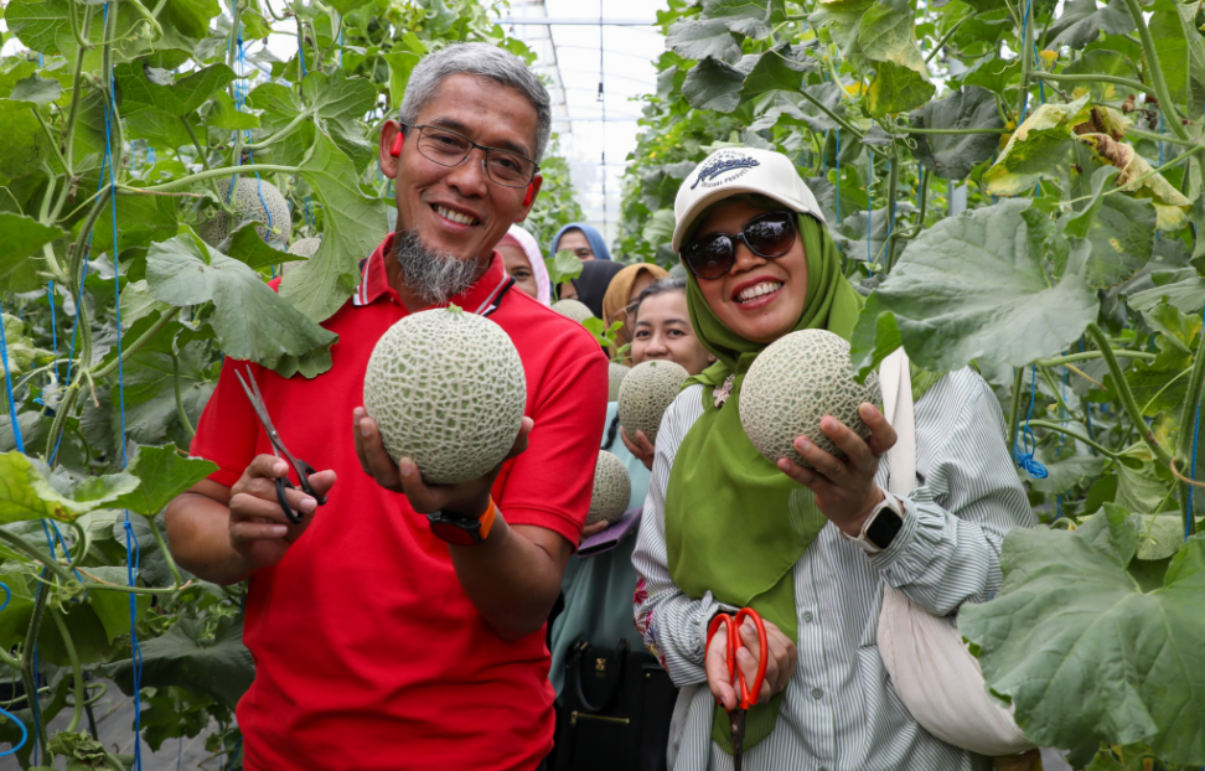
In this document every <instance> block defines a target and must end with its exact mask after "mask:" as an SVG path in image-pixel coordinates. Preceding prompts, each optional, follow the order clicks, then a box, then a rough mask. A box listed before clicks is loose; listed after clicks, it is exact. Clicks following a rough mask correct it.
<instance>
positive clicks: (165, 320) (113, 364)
mask: <svg viewBox="0 0 1205 771" xmlns="http://www.w3.org/2000/svg"><path fill="white" fill-rule="evenodd" d="M179 312H180V307H179V306H176V307H174V308H171V309H170V310H168V311H166V312H165V313H164V314H163V315H162V316H160V317H159V320H158V321H156V322H155V323H154V324H152V325H151V326H150V327H148V328H147V330H146V331H145V332H143V333H142V334H141V335H139V336H138V338H137V339H136V340H134V342H132V343H130V344H129V345H124V346H122V348H121V358H117V357H114V358H113V360H112V361H110V362H109V363H108V364H106V365H104V366H103V367H100V368H98V369H95V370H92V371H91V372H90V373H89V374H90V375H91V377H93V378H95V379H96V380H100V379H102V378H106V377H108V376H109V375H110V374H112V372H113V370H115V369H117V364H118V362H125V361H127V360H128V359H129V358H130V357H131V356H133V355H134V354H136V353H138V351H139V350H140V349H141V348H142V347H143V346H144V345H146V344H147V343H149V342H150V341H151V340H152V339H154V337H155V335H157V334H159V333H160V332H161V331H163V328H164V327H166V326H167V325H168V324H170V323H171V322H172V320H173V319H175V318H176V314H178V313H179Z"/></svg>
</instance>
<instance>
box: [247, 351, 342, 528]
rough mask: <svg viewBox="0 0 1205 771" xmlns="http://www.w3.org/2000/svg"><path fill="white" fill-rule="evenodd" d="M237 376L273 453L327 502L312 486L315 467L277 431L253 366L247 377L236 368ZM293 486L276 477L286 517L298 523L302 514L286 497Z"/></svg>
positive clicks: (316, 496) (303, 486)
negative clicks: (295, 452) (296, 454)
mask: <svg viewBox="0 0 1205 771" xmlns="http://www.w3.org/2000/svg"><path fill="white" fill-rule="evenodd" d="M234 374H235V377H237V378H238V382H239V385H241V386H242V387H243V393H245V394H247V399H248V400H249V401H250V402H251V407H252V408H253V409H254V410H255V416H256V417H257V418H259V422H260V425H262V426H263V427H264V433H266V434H267V435H268V441H269V442H271V443H272V454H273V455H275V456H276V457H278V458H280V457H283V458H284V459H285V460H286V461H288V463H289V465H290V466H292V467H293V471H295V472H297V478H298V479H299V480H301V489H302V490H304V491H305V492H306V493H307V494H308V495H311V496H313V498H314V500H316V501H318V505H319V506H321V505H322V504H324V503H326V496H325V495H319V494H318V493H316V492H314V488H313V487H311V486H310V474H313V473H314V467H313V466H311V465H310V464H308V463H306V462H305V461H303V460H301V459H300V458H295V457H293V454H292V453H291V452H289V449H288V448H287V447H285V443H284V442H283V441H281V439H280V434H279V433H277V431H276V426H274V425H273V424H272V416H271V415H269V414H268V408H267V406H266V405H265V404H264V397H263V394H261V393H260V391H259V383H257V382H255V375H253V374H251V368H250V367H247V377H246V379H244V378H243V373H242V372H239V371H238V370H237V369H235V370H234ZM286 487H288V488H291V487H293V483H292V482H290V481H289V480H288V479H287V478H285V477H277V478H276V500H277V502H279V503H280V508H281V509H282V510H283V511H284V514H285V517H286V518H287V519H288V520H289V521H290V522H292V523H293V524H297V523H298V522H300V521H301V514H300V513H299V512H296V511H294V510H293V508H292V507H291V506H289V501H288V499H287V498H285V488H286Z"/></svg>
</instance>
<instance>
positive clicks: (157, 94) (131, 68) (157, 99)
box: [113, 62, 234, 117]
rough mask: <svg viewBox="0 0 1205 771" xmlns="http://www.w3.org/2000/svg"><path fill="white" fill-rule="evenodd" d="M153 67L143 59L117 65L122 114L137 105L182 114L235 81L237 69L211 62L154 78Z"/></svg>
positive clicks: (115, 72) (195, 107)
mask: <svg viewBox="0 0 1205 771" xmlns="http://www.w3.org/2000/svg"><path fill="white" fill-rule="evenodd" d="M152 69H153V68H148V67H147V66H146V65H144V64H142V63H140V62H129V63H127V64H122V65H119V66H117V67H116V68H114V72H113V76H114V77H115V78H116V79H117V85H118V87H119V88H120V89H121V99H122V105H121V111H122V115H123V117H128V116H129V115H130V114H131V112H133V111H135V110H136V109H137V107H136V106H135V105H154V106H155V107H156V108H158V109H160V110H162V111H164V112H166V113H168V114H169V115H172V116H175V117H183V116H185V115H188V114H189V113H191V112H193V111H194V110H196V109H197V108H198V107H200V106H201V105H203V104H204V103H205V102H206V100H208V99H209V98H210V97H211V96H213V94H214V93H215V92H217V91H218V90H219V89H221V88H224V87H225V86H226V85H227V84H228V83H230V81H232V80H234V71H233V70H231V69H230V68H229V67H227V66H226V65H225V64H212V65H210V66H208V67H205V68H202V69H199V70H195V71H193V72H190V73H188V74H186V75H181V76H179V77H175V76H173V75H172V73H170V72H168V73H159V74H158V75H157V76H156V79H155V80H152V79H151V78H150V77H149V75H150V74H151V72H150V71H151V70H152Z"/></svg>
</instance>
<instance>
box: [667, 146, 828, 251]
mask: <svg viewBox="0 0 1205 771" xmlns="http://www.w3.org/2000/svg"><path fill="white" fill-rule="evenodd" d="M740 193H756V194H758V195H764V196H766V197H767V198H772V199H774V200H775V201H778V202H779V203H781V204H782V205H783V206H786V207H787V208H789V209H792V210H794V211H797V212H800V213H802V214H809V215H811V216H813V217H815V218H816V219H817V220H819V221H820V222H821V224H823V223H824V215H823V214H821V213H820V204H818V203H817V202H816V196H815V195H813V194H812V191H811V190H810V189H809V188H808V186H807V185H806V184H804V182H803V179H802V178H801V177H800V176H799V172H798V171H796V170H795V164H793V163H791V159H790V158H787V156H785V155H783V154H782V153H777V152H774V151H773V150H761V149H759V148H756V147H725V148H723V149H720V150H716V151H715V152H714V153H712V154H711V155H709V156H707V157H706V158H705V159H703V162H702V163H700V164H699V165H698V166H695V168H694V169H693V170H692V171H691V172H690V174H687V175H686V179H685V180H684V181H683V182H682V186H681V187H679V188H678V196H677V198H675V199H674V238H673V247H674V251H675V252H681V251H682V241H683V240H684V239H685V238H686V235H687V233H688V232H689V231H690V229H691V227H692V226H693V224H694V221H695V219H697V218H698V217H699V215H700V214H702V213H703V211H704V210H706V209H707V207H708V206H711V204H713V203H715V202H716V201H719V200H721V199H724V198H728V197H729V196H733V195H738V194H740Z"/></svg>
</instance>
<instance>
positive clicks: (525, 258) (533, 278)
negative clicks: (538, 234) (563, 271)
mask: <svg viewBox="0 0 1205 771" xmlns="http://www.w3.org/2000/svg"><path fill="white" fill-rule="evenodd" d="M496 248H497V250H498V252H499V253H500V254H501V255H502V265H503V267H504V268H505V270H506V273H507V275H509V276H510V277H511V278H513V279H514V280H515V286H517V287H518V288H519V289H522V290H523V291H524V292H526V293H527V294H529V295H531V296H532V297H534V298H536V299H537V300H539V301H540V302H541V303H543V304H544V305H551V304H552V284H551V282H550V281H549V280H548V269H547V268H545V267H544V255H542V254H540V245H539V244H537V243H536V239H535V237H534V236H533V235H532V234H531V233H528V232H527V231H526V230H524V229H523V228H522V227H520V226H519V225H511V226H510V230H508V231H506V235H504V236H502V240H501V241H499V242H498V246H497V247H496Z"/></svg>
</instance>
